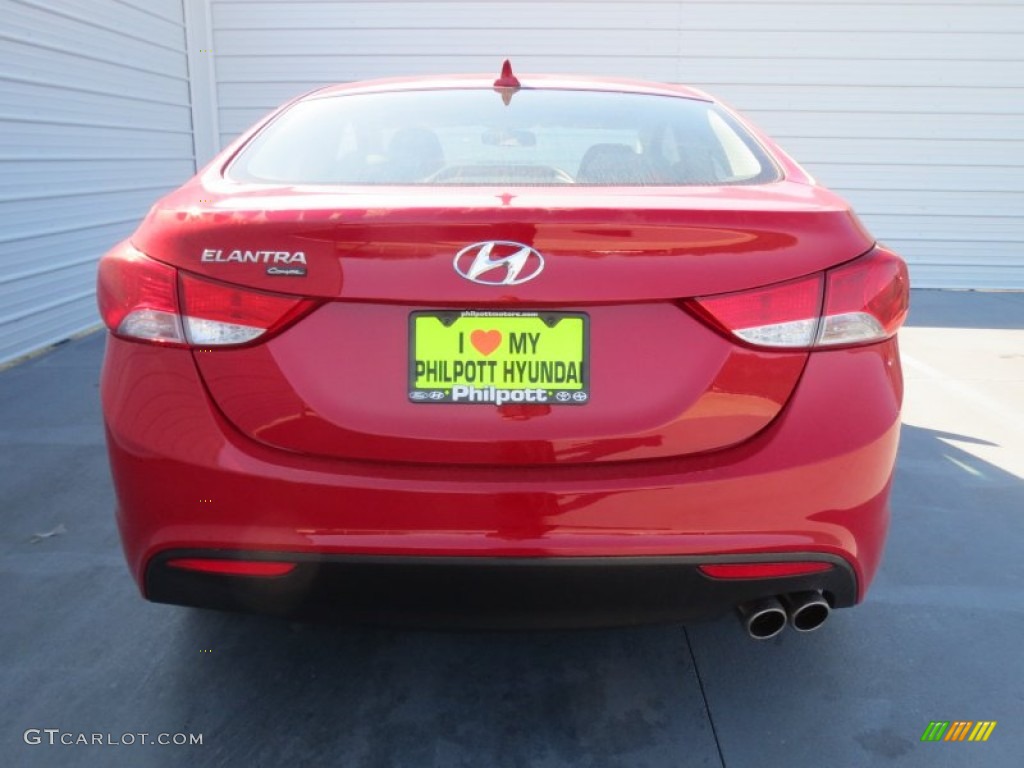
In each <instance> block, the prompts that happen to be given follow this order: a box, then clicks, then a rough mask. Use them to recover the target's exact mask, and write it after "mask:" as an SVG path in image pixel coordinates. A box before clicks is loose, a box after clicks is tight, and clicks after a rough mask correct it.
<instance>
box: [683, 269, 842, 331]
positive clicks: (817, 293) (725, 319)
mask: <svg viewBox="0 0 1024 768" xmlns="http://www.w3.org/2000/svg"><path fill="white" fill-rule="evenodd" d="M821 285H822V278H821V276H820V275H815V276H813V277H808V278H804V279H802V280H794V281H792V282H788V283H778V284H777V285H772V286H769V287H767V288H758V289H757V290H753V291H740V292H738V293H727V294H723V295H721V296H709V297H707V298H703V299H697V300H696V302H697V305H698V306H699V307H700V308H701V309H703V310H704V312H705V313H706V314H707V315H709V316H710V319H711V320H712V321H713V322H714V323H715V324H716V325H718V326H719V327H720V328H723V329H724V330H726V331H729V332H730V333H732V334H733V335H735V336H738V337H739V338H741V339H743V340H744V341H746V342H748V343H750V344H755V345H757V346H759V347H809V346H811V344H813V342H814V335H815V333H817V331H818V315H819V313H820V312H821Z"/></svg>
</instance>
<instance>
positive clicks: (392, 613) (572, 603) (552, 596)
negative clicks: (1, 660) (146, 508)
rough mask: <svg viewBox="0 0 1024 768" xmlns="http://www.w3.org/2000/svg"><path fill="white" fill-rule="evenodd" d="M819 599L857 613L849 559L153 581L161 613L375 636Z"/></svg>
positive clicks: (694, 613) (447, 563)
mask: <svg viewBox="0 0 1024 768" xmlns="http://www.w3.org/2000/svg"><path fill="white" fill-rule="evenodd" d="M177 558H223V559H229V560H274V561H285V562H294V563H297V567H296V568H295V569H294V570H293V571H291V572H290V573H289V574H288V575H286V576H275V577H270V578H266V577H250V576H224V575H220V574H211V573H206V572H198V571H190V570H185V569H181V568H177V567H174V566H170V565H168V561H169V560H173V559H177ZM795 560H799V561H817V562H827V563H829V564H831V565H832V566H833V567H832V568H831V569H829V570H827V571H822V572H819V573H812V574H806V575H801V576H786V577H781V578H771V579H744V580H735V579H714V578H710V577H708V576H706V575H704V574H703V573H702V572H701V571H699V570H698V566H699V565H702V564H711V563H727V562H728V563H751V562H755V563H756V562H787V561H795ZM802 590H822V591H823V592H824V593H825V596H826V597H827V598H828V600H829V602H830V603H831V605H832V607H834V608H842V607H847V606H850V605H853V604H854V603H855V602H856V599H857V582H856V577H855V575H854V572H853V570H852V568H851V567H850V565H849V564H848V563H847V562H846V561H845V560H844V559H843V558H841V557H836V556H831V555H822V554H817V553H787V554H765V555H728V556H727V555H720V556H717V557H686V556H680V557H660V556H658V557H559V558H545V557H529V558H527V557H409V556H376V555H374V556H363V555H312V554H307V553H301V554H300V553H293V552H239V551H233V550H194V549H193V550H174V551H165V552H162V553H160V554H159V555H157V556H156V557H154V558H153V559H152V560H151V561H150V563H149V566H148V568H147V570H146V583H145V591H146V596H147V597H148V598H149V599H150V600H153V601H155V602H161V603H174V604H178V605H190V606H196V607H200V608H216V609H221V610H235V611H246V612H256V613H270V614H278V615H285V616H295V617H325V618H340V619H344V620H350V621H356V622H365V623H372V624H401V625H406V626H408V625H419V626H445V627H453V628H459V627H473V628H496V629H505V628H535V627H586V626H616V625H631V624H649V623H659V622H671V621H688V620H694V619H703V618H710V617H713V616H716V615H720V614H722V613H724V612H726V611H729V610H731V609H732V608H734V607H735V606H736V605H738V604H739V603H742V602H745V601H748V600H754V599H758V598H763V597H771V596H775V595H780V594H784V593H788V592H798V591H802Z"/></svg>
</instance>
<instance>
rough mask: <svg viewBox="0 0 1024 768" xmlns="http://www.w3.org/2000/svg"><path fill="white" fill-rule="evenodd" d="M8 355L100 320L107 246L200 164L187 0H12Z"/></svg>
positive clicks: (0, 86) (1, 151)
mask: <svg viewBox="0 0 1024 768" xmlns="http://www.w3.org/2000/svg"><path fill="white" fill-rule="evenodd" d="M0 8H2V21H0V363H2V362H3V361H5V360H9V359H11V358H13V357H17V356H18V355H21V354H24V353H25V352H28V351H31V350H33V349H35V348H37V347H39V346H42V345H45V344H47V343H50V342H53V341H57V340H59V339H63V338H66V337H67V336H68V335H69V334H73V333H74V332H76V331H79V330H82V329H84V328H87V327H89V326H92V325H95V324H96V323H97V322H98V318H97V315H96V302H95V298H94V286H95V270H96V259H97V258H98V257H99V256H100V255H101V254H102V253H103V252H104V251H105V250H107V249H108V248H109V247H110V246H111V245H113V244H114V243H116V242H117V241H118V240H119V239H121V238H122V237H124V236H125V235H127V234H128V233H130V232H131V231H132V229H133V228H134V227H135V225H136V224H137V222H138V220H139V219H140V217H141V216H142V215H144V214H145V212H146V210H147V209H148V207H149V205H150V204H151V203H152V202H153V200H154V199H155V198H156V197H158V196H159V195H160V194H161V193H162V192H164V191H166V190H167V189H168V188H171V187H173V186H175V185H177V184H180V183H181V182H182V181H183V180H184V179H186V178H188V177H189V176H190V175H191V174H192V173H193V172H194V170H195V165H194V157H193V146H192V122H191V114H190V109H189V83H188V69H187V66H186V57H185V28H184V20H183V14H182V4H181V0H136V1H135V2H134V3H129V2H116V1H115V0H89V1H88V2H85V0H82V1H80V2H69V1H68V0H64V1H63V2H61V0H48V1H44V0H25V1H24V2H14V1H13V0H3V2H2V3H0Z"/></svg>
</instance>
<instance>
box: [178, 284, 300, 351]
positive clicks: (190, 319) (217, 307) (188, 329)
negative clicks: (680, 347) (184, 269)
mask: <svg viewBox="0 0 1024 768" xmlns="http://www.w3.org/2000/svg"><path fill="white" fill-rule="evenodd" d="M180 282H181V303H182V313H183V318H182V319H183V321H184V323H185V336H186V338H187V339H188V341H189V343H190V344H195V345H196V346H201V347H209V346H223V345H229V344H246V343H248V342H250V341H254V340H255V339H258V338H259V337H260V336H262V335H263V334H265V333H268V332H269V331H274V330H278V329H280V328H283V327H284V326H286V325H288V324H289V323H290V322H292V320H295V319H296V318H298V317H300V316H301V315H303V314H305V313H306V312H307V311H309V309H310V308H311V307H312V305H313V302H311V301H309V300H307V299H297V298H295V297H293V296H282V295H281V294H276V293H262V292H258V291H250V290H239V289H238V288H236V287H234V286H232V285H225V284H224V283H215V282H213V281H210V280H205V279H203V278H201V277H196V276H194V275H187V274H184V273H182V274H181V276H180Z"/></svg>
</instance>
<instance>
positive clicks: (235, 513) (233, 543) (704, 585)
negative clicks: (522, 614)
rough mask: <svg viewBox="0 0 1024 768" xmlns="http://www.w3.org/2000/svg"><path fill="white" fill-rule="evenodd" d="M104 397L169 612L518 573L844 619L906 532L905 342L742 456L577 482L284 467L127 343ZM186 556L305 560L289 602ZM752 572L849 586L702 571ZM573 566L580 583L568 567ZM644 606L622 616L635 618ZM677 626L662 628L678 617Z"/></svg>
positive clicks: (173, 366)
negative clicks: (721, 576)
mask: <svg viewBox="0 0 1024 768" xmlns="http://www.w3.org/2000/svg"><path fill="white" fill-rule="evenodd" d="M102 395H103V405H104V412H105V417H106V424H107V433H108V447H109V451H110V457H111V467H112V472H113V476H114V484H115V488H116V491H117V498H118V512H117V518H118V525H119V528H120V531H121V537H122V542H123V545H124V550H125V554H126V557H127V560H128V564H129V567H130V569H131V571H132V573H133V575H134V577H135V579H136V580H137V582H138V583H139V584H140V586H141V587H142V589H143V591H144V593H145V594H146V595H147V596H148V597H150V598H151V599H156V600H165V601H169V602H183V603H191V604H205V603H203V602H202V601H203V600H207V599H210V600H212V599H213V596H215V595H218V596H219V597H221V598H230V599H227V600H226V601H225V600H222V601H221V603H222V607H239V608H259V609H270V610H280V609H283V608H284V607H287V605H288V604H289V603H290V604H291V605H293V606H296V607H298V608H305V607H307V603H308V604H309V605H313V604H315V603H316V602H317V600H319V599H320V598H321V597H324V596H326V595H328V594H330V593H333V594H335V595H337V594H339V585H340V587H341V589H340V593H342V594H343V593H344V592H345V585H346V584H348V583H349V582H350V580H351V579H353V578H354V577H353V573H355V574H356V576H358V579H357V581H359V582H361V583H363V584H368V583H370V582H373V583H376V581H375V580H376V579H378V578H380V575H381V572H384V571H390V572H392V573H393V574H394V577H393V578H392V581H394V580H396V579H397V581H398V582H402V581H403V579H402V578H401V576H403V575H405V576H408V577H410V578H411V579H412V581H413V582H415V581H417V580H420V579H424V580H425V581H424V583H427V582H430V581H431V579H427V578H426V577H425V576H424V574H434V575H433V577H432V579H433V581H434V586H435V589H434V590H433V593H435V594H437V593H442V592H444V591H446V590H448V589H450V588H451V584H452V582H453V580H454V581H455V582H457V583H459V582H462V581H472V580H473V579H475V578H477V576H475V575H474V574H481V575H480V576H479V578H480V579H482V580H483V579H484V576H483V575H482V574H488V573H491V572H497V571H500V573H501V574H505V575H502V576H501V578H500V579H499V580H502V579H504V580H508V578H509V577H508V575H511V576H512V577H513V578H512V579H511V581H512V582H513V585H514V582H515V581H516V579H522V578H528V579H530V583H531V584H533V583H535V582H533V581H532V579H533V576H529V577H522V576H520V574H530V573H539V574H541V575H542V576H543V577H544V578H543V579H540V581H538V582H536V584H540V583H541V582H545V581H548V582H550V581H552V580H553V581H554V582H558V580H559V578H567V580H568V584H569V585H571V586H572V589H571V590H570V592H571V594H572V595H573V599H574V600H576V601H582V602H584V603H585V602H587V601H588V600H590V598H591V597H594V598H595V599H596V597H598V596H602V595H603V596H605V597H611V596H615V595H618V594H619V593H620V592H630V591H632V593H633V595H634V598H633V601H634V603H635V605H636V606H642V605H643V604H644V601H645V600H646V599H647V597H645V590H648V589H650V590H654V589H655V587H654V586H652V585H650V584H648V580H649V579H652V578H653V575H657V576H658V577H659V578H658V579H654V581H658V580H659V579H660V580H661V581H663V582H664V583H668V584H674V585H675V589H676V590H677V591H676V593H675V594H674V595H672V596H671V599H670V600H669V601H668V604H669V607H670V608H671V613H672V615H673V616H677V617H682V618H693V617H696V616H698V615H709V614H713V613H716V612H719V611H720V610H723V609H726V608H728V607H730V606H731V605H734V604H735V602H737V601H739V600H740V599H745V598H746V597H748V596H749V597H751V598H753V597H761V596H767V595H774V594H779V593H780V592H785V591H790V589H825V590H826V591H829V592H830V593H831V597H832V599H833V601H834V604H835V605H836V607H842V606H844V605H850V604H852V603H854V602H857V601H859V600H861V599H863V596H864V594H865V592H866V590H867V588H868V585H869V584H870V582H871V579H872V578H873V576H874V573H875V571H876V569H877V567H878V563H879V559H880V557H881V553H882V548H883V544H884V539H885V533H886V529H887V526H888V519H889V507H888V496H889V486H890V482H891V478H892V471H893V465H894V462H895V455H896V447H897V442H898V437H899V408H900V401H901V398H902V381H901V378H900V371H899V362H898V355H897V348H896V342H895V341H890V342H885V343H881V344H877V345H873V346H870V347H865V348H860V349H855V350H834V351H828V352H817V353H814V354H812V355H811V356H810V359H809V361H808V364H807V368H806V370H805V373H804V376H803V378H802V380H801V383H800V384H799V386H798V389H797V391H796V393H795V394H794V396H793V398H792V400H791V402H790V403H789V405H788V406H787V407H786V409H785V410H784V411H783V413H782V414H781V416H780V417H779V418H777V419H776V420H775V421H774V422H773V423H772V424H771V425H770V426H769V427H768V428H766V429H765V430H763V431H762V432H761V433H759V434H758V435H757V436H755V437H754V438H752V439H751V440H748V441H747V442H745V443H743V444H742V445H739V446H736V447H734V448H730V449H726V450H721V451H717V452H714V453H708V454H703V455H696V456H690V457H683V458H674V459H657V460H650V461H637V462H625V463H614V464H613V463H606V464H601V465H576V466H571V467H569V466H566V467H486V466H477V467H449V466H446V465H435V466H422V465H407V464H398V463H395V464H389V463H383V462H354V461H342V460H334V459H323V458H311V457H306V456H300V455H296V454H292V453H288V452H285V451H280V450H276V449H273V448H269V447H267V446H263V445H260V444H258V443H255V442H254V441H252V440H250V439H248V438H246V437H244V436H242V435H240V434H239V433H237V432H236V431H235V430H234V429H233V428H232V427H231V426H230V425H229V424H228V423H227V421H226V420H225V419H224V418H223V417H222V416H221V415H220V414H219V412H218V411H217V409H216V408H215V407H213V406H212V405H211V403H210V401H209V398H208V397H207V395H206V391H205V389H204V387H203V385H202V382H201V381H200V379H199V377H198V375H197V373H196V369H195V365H194V363H193V361H192V358H191V355H190V353H189V352H187V351H185V350H175V349H157V348H154V347H151V346H147V345H143V344H134V343H131V342H125V341H121V340H118V339H113V338H112V339H110V341H109V345H108V350H107V357H106V361H105V366H104V373H103V383H102ZM183 551H187V552H193V553H194V552H214V553H216V554H218V555H220V554H223V553H225V552H228V553H256V555H257V556H268V555H272V554H278V555H280V554H282V553H285V554H288V555H289V559H291V560H302V561H303V563H302V566H301V568H300V569H297V571H296V574H295V578H291V577H289V578H287V579H284V580H283V581H282V582H280V583H279V584H277V585H276V586H275V585H274V584H270V583H269V582H268V583H264V584H263V585H262V586H260V585H258V584H256V583H255V581H254V580H251V579H250V580H245V579H244V578H242V577H216V578H220V579H224V578H227V579H228V581H226V582H222V583H224V584H227V585H228V586H225V587H217V586H216V580H215V578H214V577H203V576H197V577H195V578H192V577H193V576H195V575H194V574H188V576H189V578H188V579H185V578H184V577H183V576H182V574H181V573H176V574H170V575H168V574H167V573H166V572H167V571H168V570H169V569H167V568H165V567H164V566H163V565H162V563H163V562H164V561H165V560H166V559H167V558H168V557H169V556H170V555H171V554H173V553H180V552H183ZM748 556H750V557H755V558H765V557H767V559H768V560H771V561H778V560H780V559H783V557H781V556H786V557H789V556H793V557H799V559H828V560H830V561H832V562H834V563H836V564H837V567H836V568H834V569H833V570H832V571H829V572H826V573H833V574H846V576H845V577H842V578H841V579H840V581H841V582H842V584H839V585H833V584H832V583H831V582H828V583H826V580H825V578H824V576H823V575H822V574H814V575H813V576H807V577H800V579H799V580H795V581H793V582H792V583H791V580H790V579H788V578H787V579H773V580H770V581H769V582H764V581H757V582H754V581H751V582H744V583H742V585H740V584H739V583H731V584H729V585H728V589H727V590H726V589H724V588H723V587H722V586H721V585H716V584H715V583H713V580H710V579H707V578H706V577H704V576H703V575H702V574H700V573H699V572H698V571H697V570H696V567H695V566H696V564H698V563H700V562H704V561H709V562H710V561H714V562H735V561H737V560H742V559H743V558H744V557H748ZM367 558H369V559H367ZM436 558H443V560H437V559H436ZM455 558H461V560H460V561H459V562H454V559H455ZM480 558H484V560H480ZM664 558H669V559H670V560H671V562H667V561H664ZM569 559H571V560H573V561H574V562H573V563H570V564H569V566H571V567H566V566H563V565H561V564H560V563H561V561H562V560H569ZM497 561H501V562H500V563H498V565H502V566H504V567H502V568H498V567H497V565H495V563H496V562H497ZM641 561H646V562H641ZM513 563H518V565H513ZM410 564H412V565H415V566H416V567H415V568H412V565H410ZM439 564H442V565H443V567H439ZM371 566H372V567H371ZM455 566H459V567H458V568H455ZM527 566H528V567H527ZM627 566H628V567H627ZM410 569H411V570H410ZM467 570H472V571H473V573H470V574H469V575H465V576H463V575H461V574H463V573H465V572H466V571H467ZM311 574H312V575H313V576H319V577H321V578H309V577H310V575H311ZM367 574H373V576H372V578H369V577H368V576H367ZM438 574H441V575H443V578H441V577H440V576H438ZM595 574H596V581H595V580H594V579H593V578H588V579H582V576H594V575H595ZM240 578H242V581H241V582H239V579H240ZM537 578H540V576H538V577H537ZM211 579H214V581H212V582H211ZM405 581H406V583H408V581H409V580H408V579H406V580H405ZM584 582H593V583H594V584H595V586H593V587H587V586H586V584H585V583H584ZM294 585H298V586H294ZM303 585H307V586H303ZM844 585H845V586H844ZM463 586H464V585H463ZM629 586H632V587H633V589H632V590H630V589H627V587H629ZM278 587H280V590H278ZM307 588H308V590H309V593H308V598H309V599H308V600H307V595H306V592H304V591H303V590H304V589H307ZM268 589H269V590H270V591H269V592H267V590H268ZM296 589H297V590H298V592H297V593H296V592H295V590H296ZM545 589H546V590H549V591H553V590H554V588H553V587H545ZM661 589H662V593H663V592H664V588H661ZM247 590H248V592H249V594H250V597H245V596H244V595H243V594H242V593H244V592H246V591H247ZM261 590H262V591H261ZM275 590H278V591H275ZM204 591H205V592H206V593H207V596H206V597H204V595H203V593H204ZM506 591H507V592H508V593H509V594H510V595H513V596H514V594H515V592H516V590H515V589H514V586H513V587H512V588H509V589H507V590H506ZM532 591H534V589H531V592H532ZM225 592H226V593H227V594H226V595H225ZM278 592H280V594H278ZM394 592H395V594H394V595H393V596H394V597H400V596H401V593H402V590H394ZM349 594H350V595H351V594H354V593H353V592H352V591H350V592H349ZM359 594H362V595H370V596H378V597H379V595H378V593H376V592H374V590H372V589H370V590H369V591H367V590H363V591H361V592H360V593H359ZM566 594H568V593H566ZM659 594H660V593H659ZM197 595H198V596H197ZM313 598H317V599H313ZM374 599H376V598H374ZM232 601H234V604H233V605H232V604H231V603H232ZM224 602H227V603H228V605H223V603H224ZM570 602H571V601H570ZM610 602H611V603H613V604H614V603H615V602H616V601H615V600H611V601H610ZM629 602H630V601H624V600H620V601H619V603H620V605H618V606H617V608H618V609H619V610H625V611H626V612H627V613H628V611H629ZM513 603H514V601H513ZM399 604H401V601H400V600H399ZM471 604H472V603H471ZM371 607H372V606H371ZM406 607H407V608H408V605H407V606H406ZM615 607H616V606H614V605H613V608H615ZM510 610H511V612H512V613H513V614H514V613H515V610H516V609H515V606H514V605H513V606H512V608H511V609H510ZM660 610H661V609H656V610H655V614H656V615H655V616H654V618H668V615H667V614H662V613H659V611H660ZM602 623H603V622H602Z"/></svg>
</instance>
